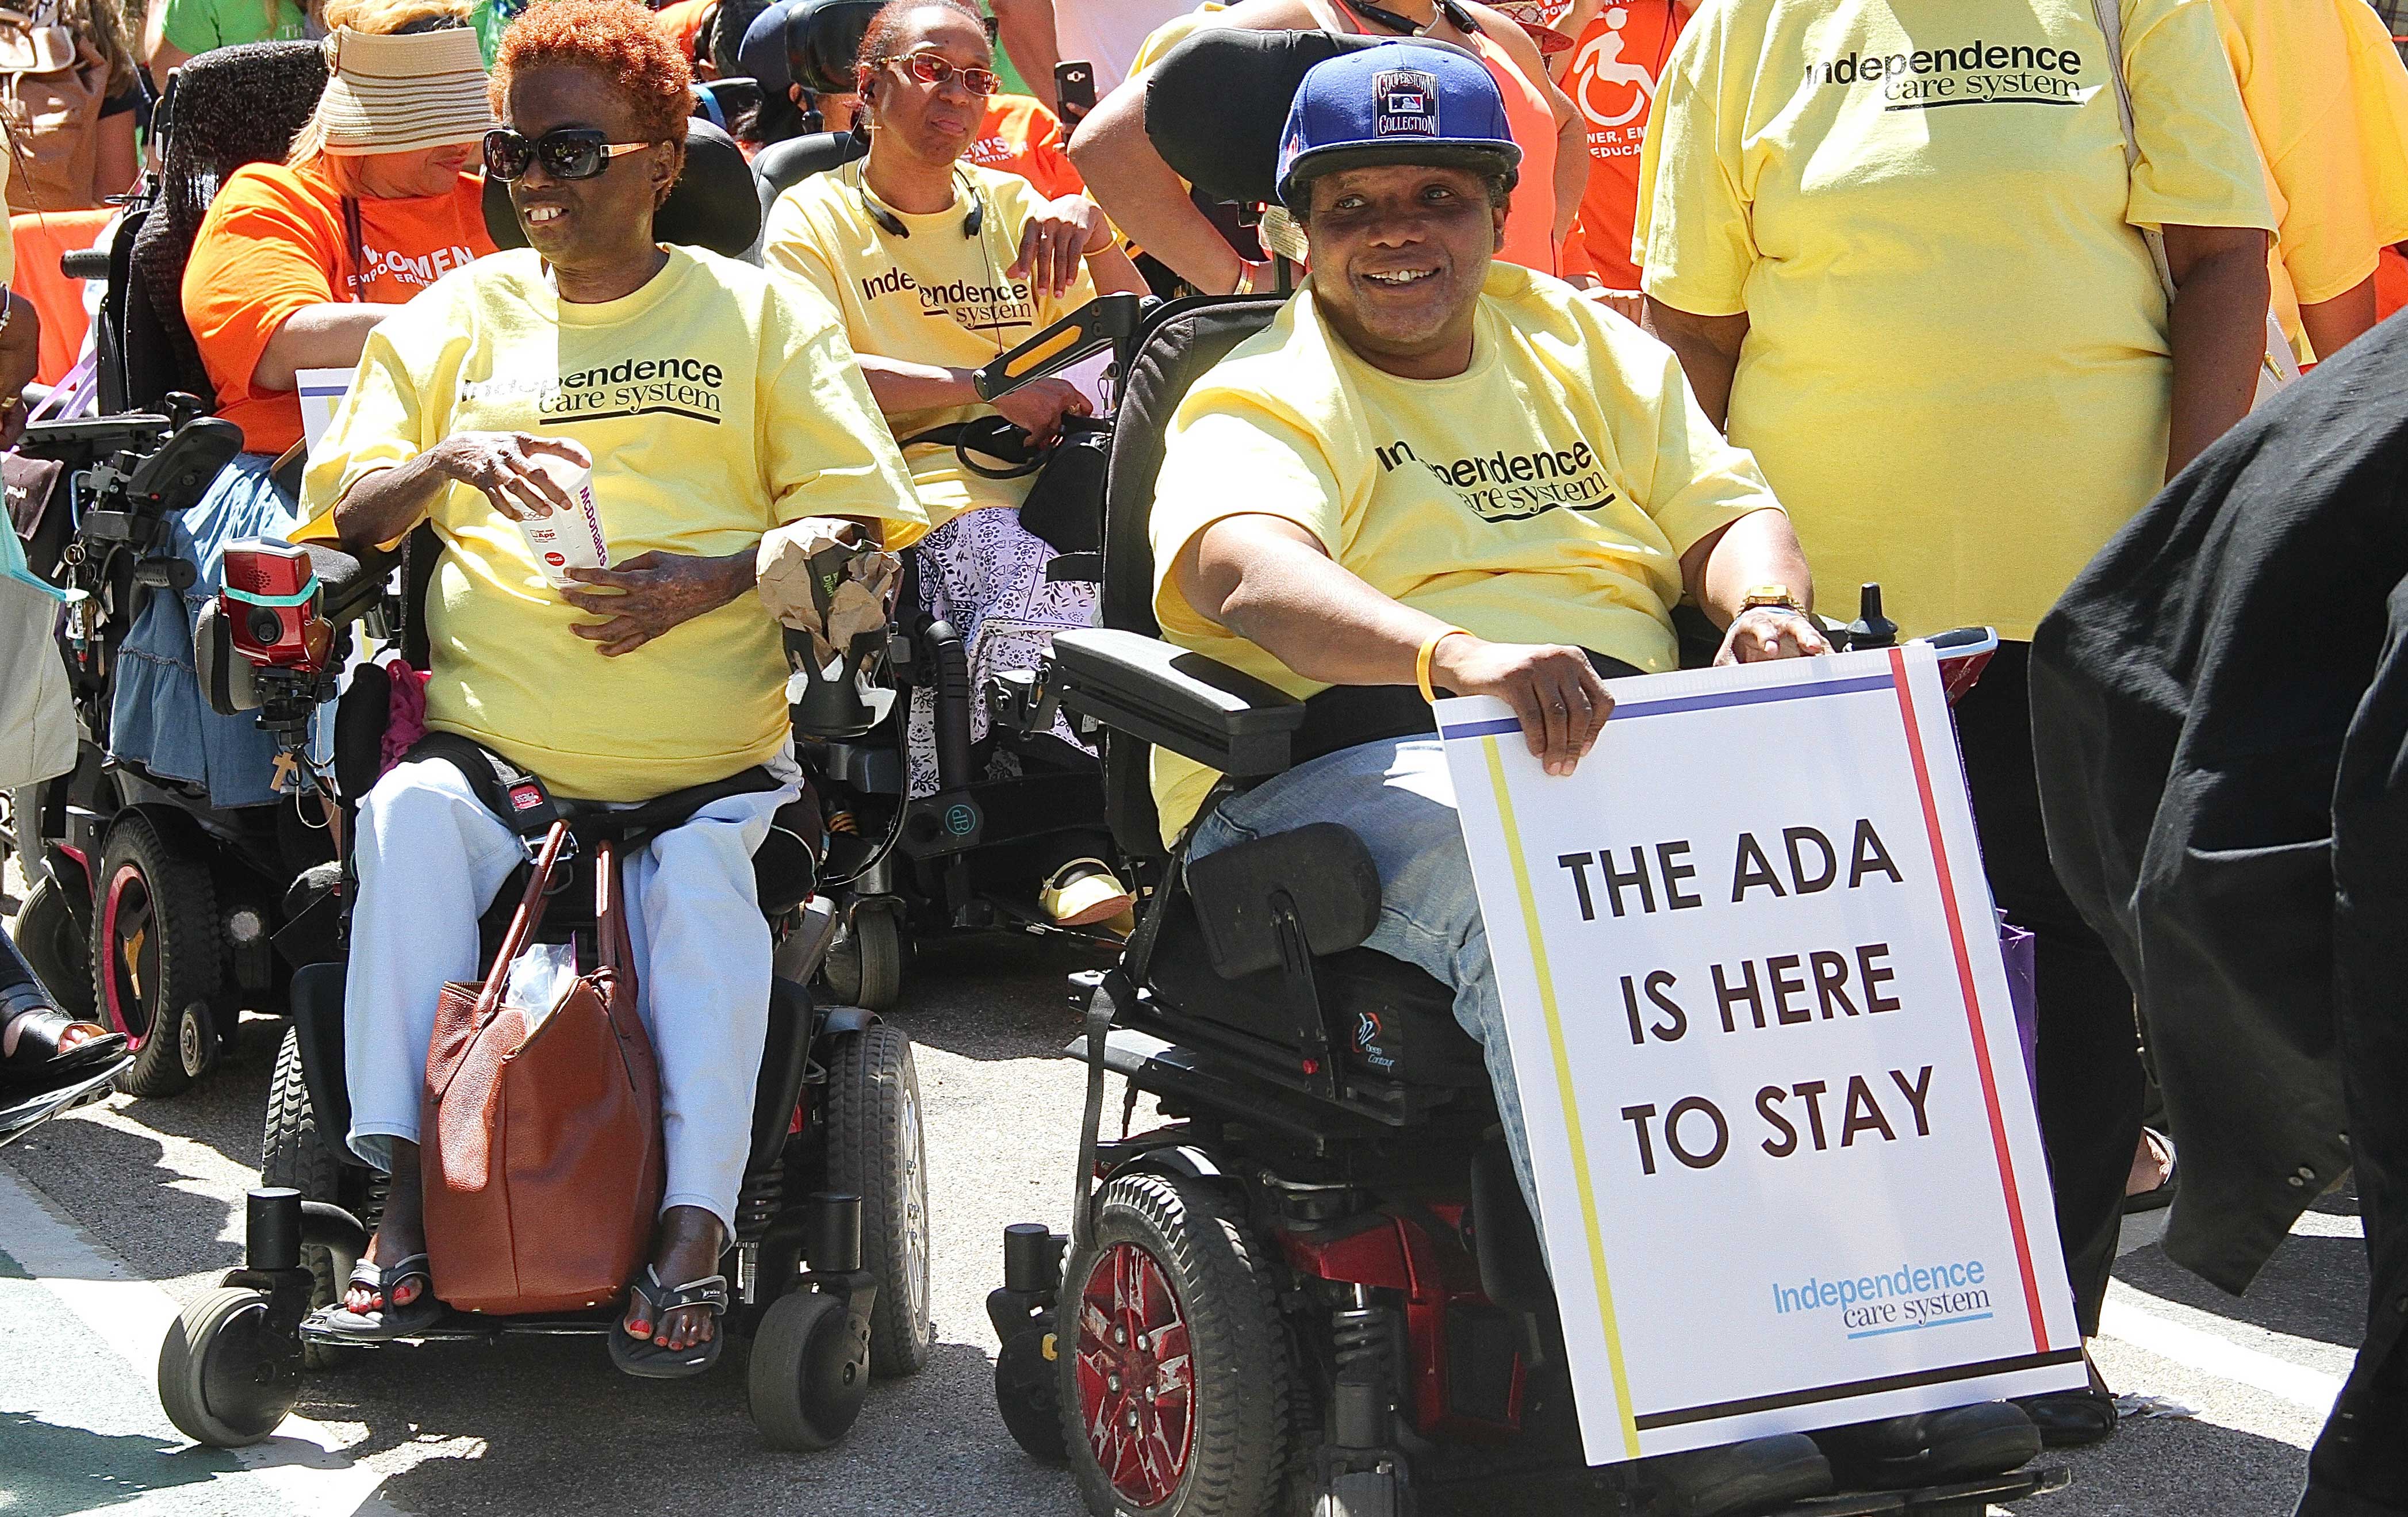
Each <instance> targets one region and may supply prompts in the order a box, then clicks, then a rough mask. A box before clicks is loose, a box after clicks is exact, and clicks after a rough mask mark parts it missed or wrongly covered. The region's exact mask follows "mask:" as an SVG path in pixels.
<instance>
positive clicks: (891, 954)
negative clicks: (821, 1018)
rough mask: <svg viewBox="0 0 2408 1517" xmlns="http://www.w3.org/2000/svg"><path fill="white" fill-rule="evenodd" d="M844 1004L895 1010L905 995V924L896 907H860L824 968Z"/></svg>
mask: <svg viewBox="0 0 2408 1517" xmlns="http://www.w3.org/2000/svg"><path fill="white" fill-rule="evenodd" d="M820 972H821V974H822V976H823V977H824V979H825V980H827V987H828V990H829V992H830V994H832V995H835V997H836V1000H837V1004H839V1005H840V1006H858V1007H861V1008H863V1009H867V1010H870V1011H892V1010H893V1009H895V1003H896V1002H897V1001H899V1000H901V999H902V998H903V927H902V924H901V923H898V922H896V920H895V914H894V913H893V912H892V911H882V910H872V911H856V912H854V913H853V921H852V922H851V923H850V924H848V925H846V926H842V927H839V928H838V929H837V936H836V941H835V942H834V943H832V944H830V945H829V946H828V954H827V963H826V965H825V966H824V967H823V968H822V969H821V971H820Z"/></svg>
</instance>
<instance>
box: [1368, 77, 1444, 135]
mask: <svg viewBox="0 0 2408 1517" xmlns="http://www.w3.org/2000/svg"><path fill="white" fill-rule="evenodd" d="M1371 98H1372V100H1373V102H1374V103H1375V106H1376V108H1375V109H1374V111H1373V112H1372V119H1371V135H1372V136H1381V137H1396V136H1415V137H1434V136H1438V135H1439V129H1438V76H1437V75H1435V74H1428V73H1425V72H1423V71H1422V70H1420V69H1418V68H1390V69H1383V70H1382V71H1381V72H1380V73H1377V74H1374V75H1372V76H1371Z"/></svg>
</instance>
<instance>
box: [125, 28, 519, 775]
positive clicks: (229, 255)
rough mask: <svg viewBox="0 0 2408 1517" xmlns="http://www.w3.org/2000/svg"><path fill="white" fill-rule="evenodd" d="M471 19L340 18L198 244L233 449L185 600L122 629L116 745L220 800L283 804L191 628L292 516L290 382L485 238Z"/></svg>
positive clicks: (194, 267) (200, 527)
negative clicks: (205, 672)
mask: <svg viewBox="0 0 2408 1517" xmlns="http://www.w3.org/2000/svg"><path fill="white" fill-rule="evenodd" d="M466 14H467V9H466V6H465V5H464V4H462V3H461V0H442V3H440V4H437V5H431V6H427V7H423V9H422V11H421V13H420V14H419V15H418V16H417V17H416V18H415V19H414V20H412V21H409V22H408V23H407V25H406V27H405V29H404V30H402V31H399V32H396V33H394V35H391V36H381V35H377V34H373V33H368V32H363V31H360V30H357V29H356V28H352V27H348V26H347V27H342V28H338V29H337V31H336V32H335V33H334V35H333V36H330V37H328V38H327V39H326V43H325V48H326V54H327V58H328V60H329V63H330V64H331V67H330V70H329V72H330V76H331V77H330V78H329V79H328V80H327V83H326V90H325V93H324V94H323V95H322V96H321V97H320V99H319V102H318V108H317V112H316V114H314V115H313V116H311V118H310V119H309V121H308V123H307V124H306V125H304V126H303V127H302V129H301V131H300V133H299V134H298V135H297V136H295V137H294V143H293V151H292V154H291V156H290V157H289V158H288V159H287V161H286V162H284V163H282V164H252V165H249V166H247V167H244V168H241V169H237V170H236V171H235V173H234V174H233V175H231V176H230V177H228V179H226V182H225V184H224V186H223V187H222V189H220V190H219V191H218V193H217V197H216V198H215V199H214V200H212V201H211V202H210V203H209V208H208V215H207V216H206V217H204V218H203V220H202V222H201V226H200V230H199V232H197V233H196V234H195V235H194V236H193V252H192V258H191V261H190V262H189V263H187V264H186V265H185V269H184V320H185V322H186V323H187V324H188V325H189V326H190V327H191V329H192V334H193V344H194V346H195V347H196V348H197V349H198V350H199V352H200V358H201V363H202V365H203V367H205V368H206V369H207V370H208V376H209V380H210V383H211V386H212V387H213V388H214V389H215V390H216V392H217V397H216V398H217V408H218V414H219V415H220V416H222V417H223V418H225V419H226V420H227V421H230V422H234V423H235V424H236V425H237V426H239V427H241V428H242V432H243V451H242V453H241V454H240V455H239V456H237V457H236V459H235V461H234V462H233V463H232V464H230V465H227V466H226V468H225V470H224V472H223V473H222V474H220V475H219V476H218V478H217V480H216V481H215V482H214V483H213V484H211V485H210V486H209V489H208V494H205V495H204V496H202V498H201V501H200V503H199V504H198V505H196V506H194V507H193V508H192V509H191V510H189V511H187V512H185V513H184V516H183V517H182V519H181V520H180V521H179V523H178V525H177V529H176V536H175V548H176V551H178V552H179V555H182V556H187V557H190V558H191V559H192V560H193V563H195V564H197V565H199V566H200V569H201V572H200V574H199V575H198V576H196V577H195V578H194V580H193V583H192V585H191V587H190V588H188V589H187V590H186V591H185V592H184V593H183V596H182V600H183V602H184V604H182V605H180V606H179V605H178V604H177V602H176V598H175V597H172V596H167V595H157V596H153V597H151V599H150V604H149V605H147V606H146V607H145V608H143V611H142V614H141V615H140V617H139V618H138V619H137V620H136V623H135V625H134V628H133V630H132V631H131V632H130V633H129V634H128V635H127V638H126V643H125V647H124V653H125V655H126V656H125V657H124V658H123V659H122V661H121V663H120V665H119V667H118V680H117V687H116V690H115V693H114V695H113V697H112V701H111V707H112V726H111V732H110V750H111V751H112V752H114V753H116V754H117V755H118V756H119V757H121V758H127V759H133V760H136V761H138V762H140V763H141V764H143V765H144V766H147V767H149V768H150V770H152V771H153V772H155V773H159V774H163V775H166V776H169V777H172V778H175V779H179V780H193V781H198V782H206V783H207V784H208V789H209V798H210V800H211V802H212V803H213V804H215V805H218V806H221V807H230V806H259V805H265V804H268V803H270V802H272V801H275V800H276V799H278V795H277V793H276V791H275V790H274V788H273V783H274V780H275V777H276V770H275V757H276V754H275V748H274V744H273V742H272V741H271V740H270V739H269V738H268V737H267V735H266V734H265V733H262V732H261V731H260V730H259V728H258V726H257V724H256V723H253V722H252V721H251V719H250V718H249V717H247V716H245V717H222V716H218V715H216V714H215V713H213V712H211V711H209V710H208V708H207V707H206V706H205V705H204V704H203V702H202V700H201V692H200V685H199V681H198V680H197V679H196V678H195V676H194V674H193V639H192V628H193V623H194V622H195V620H196V619H197V618H198V616H199V614H200V608H201V607H202V606H203V605H205V604H207V603H208V601H209V600H211V599H214V598H215V597H216V595H217V593H218V584H217V579H218V572H217V570H218V554H219V550H220V549H221V547H222V545H223V544H225V543H227V542H229V541H232V540H233V539H235V538H236V537H252V536H262V537H282V536H284V534H285V533H287V532H288V531H290V530H291V529H292V528H293V527H294V526H296V525H298V524H299V522H300V513H299V508H298V506H297V504H296V503H295V501H294V498H293V496H292V495H291V494H288V493H287V492H286V490H285V489H283V488H280V487H279V486H278V485H277V483H276V482H275V480H274V479H273V474H274V470H275V465H276V464H277V461H278V459H279V456H281V455H283V454H285V453H286V452H287V451H292V450H294V448H295V447H296V445H298V444H299V443H300V441H301V401H300V395H299V394H298V391H297V385H298V382H299V375H300V373H301V371H303V370H305V369H314V368H339V369H348V368H351V366H352V365H355V364H357V363H358V362H359V359H360V351H361V349H362V348H364V347H365V346H366V343H367V337H368V333H369V331H370V330H371V329H372V328H374V327H375V326H376V324H377V323H378V322H381V321H383V320H384V319H385V318H386V317H388V316H390V315H392V314H393V313H394V311H396V310H398V309H400V308H401V306H402V304H403V302H405V301H407V300H409V298H410V297H411V296H412V295H415V294H416V293H418V292H419V291H421V290H423V289H424V288H425V287H426V286H428V285H430V284H432V283H434V282H435V281H436V280H437V279H439V278H441V277H442V276H443V275H444V274H445V273H447V272H449V271H450V270H452V269H454V268H457V267H459V266H461V265H464V264H466V263H468V262H469V261H471V260H472V259H475V258H477V257H479V256H480V255H482V254H484V253H489V252H492V251H493V250H494V243H493V239H492V238H491V237H490V236H487V235H486V233H485V219H484V214H483V211H482V209H481V207H480V188H481V187H480V183H479V181H478V180H477V179H475V178H474V177H472V176H469V175H467V174H466V172H465V171H466V170H467V169H468V168H469V167H470V166H471V165H472V164H473V162H474V160H475V158H476V155H477V150H478V143H479V142H480V140H481V139H482V137H483V136H484V134H485V132H486V131H488V130H489V129H490V128H491V127H492V126H493V124H494V115H493V108H492V107H491V106H490V105H489V104H488V103H487V101H486V96H485V83H486V80H485V62H484V55H483V53H482V52H480V50H479V49H478V46H477V35H476V33H475V32H473V31H471V30H469V29H468V28H467V26H466V21H465V18H466Z"/></svg>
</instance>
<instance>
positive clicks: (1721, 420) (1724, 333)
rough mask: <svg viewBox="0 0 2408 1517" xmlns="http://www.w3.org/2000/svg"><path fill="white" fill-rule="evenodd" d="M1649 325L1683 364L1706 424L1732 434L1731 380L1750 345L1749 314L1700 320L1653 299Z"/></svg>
mask: <svg viewBox="0 0 2408 1517" xmlns="http://www.w3.org/2000/svg"><path fill="white" fill-rule="evenodd" d="M1645 324H1646V327H1647V330H1648V331H1650V332H1653V333H1654V334H1655V335H1656V340H1657V341H1659V342H1661V343H1663V344H1664V346H1665V347H1667V348H1670V349H1671V350H1672V352H1673V354H1674V356H1676V357H1678V358H1679V359H1680V360H1681V372H1682V373H1684V374H1685V375H1687V376H1688V378H1689V392H1690V394H1694V395H1696V396H1697V397H1698V404H1699V406H1700V407H1701V408H1704V410H1705V413H1706V420H1708V421H1710V422H1713V424H1714V425H1716V426H1718V427H1720V428H1722V429H1723V430H1724V431H1726V432H1727V431H1729V430H1730V393H1731V380H1732V379H1733V378H1734V377H1736V376H1737V375H1738V373H1739V351H1740V347H1741V345H1742V344H1743V343H1744V342H1746V341H1747V313H1746V312H1745V311H1742V312H1741V313H1740V314H1738V315H1737V316H1699V315H1696V314H1694V313H1692V312H1689V311H1684V310H1683V309H1681V308H1679V307H1677V306H1667V305H1666V304H1664V303H1663V302H1662V301H1660V300H1658V299H1656V297H1655V296H1654V295H1649V296H1648V297H1647V321H1646V323H1645Z"/></svg>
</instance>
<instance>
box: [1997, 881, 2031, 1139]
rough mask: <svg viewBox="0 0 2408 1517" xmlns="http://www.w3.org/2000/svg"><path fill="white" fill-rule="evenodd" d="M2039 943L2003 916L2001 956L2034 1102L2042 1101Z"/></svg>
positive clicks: (2018, 1039) (2001, 917)
mask: <svg viewBox="0 0 2408 1517" xmlns="http://www.w3.org/2000/svg"><path fill="white" fill-rule="evenodd" d="M2037 941H2038V940H2037V939H2036V938H2034V937H2032V935H2031V934H2030V933H2029V932H2027V931H2026V930H2024V929H2023V928H2021V927H2018V926H2016V925H2015V924H2014V923H2012V922H2009V921H2008V920H2007V914H2006V913H2005V912H2004V911H2001V912H2000V913H1999V952H2000V954H2001V955H2002V956H2004V958H2005V959H2006V961H2007V999H2008V1000H2009V1002H2011V1003H2012V1004H2013V1005H2014V1009H2015V1040H2016V1041H2017V1042H2019V1043H2021V1044H2022V1045H2023V1050H2024V1078H2025V1079H2026V1080H2028V1081H2030V1083H2031V1091H2032V1101H2033V1104H2034V1105H2038V1104H2039V1101H2040V1071H2039V1066H2037V1065H2035V1064H2034V1063H2033V1062H2032V1057H2033V1054H2034V1052H2035V1051H2036V1050H2037V1048H2038V1046H2039V1040H2040V993H2039V989H2038V986H2039V980H2040V976H2039V969H2038V964H2037V960H2038V955H2037V953H2035V952H2034V944H2035V943H2036V942H2037Z"/></svg>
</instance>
